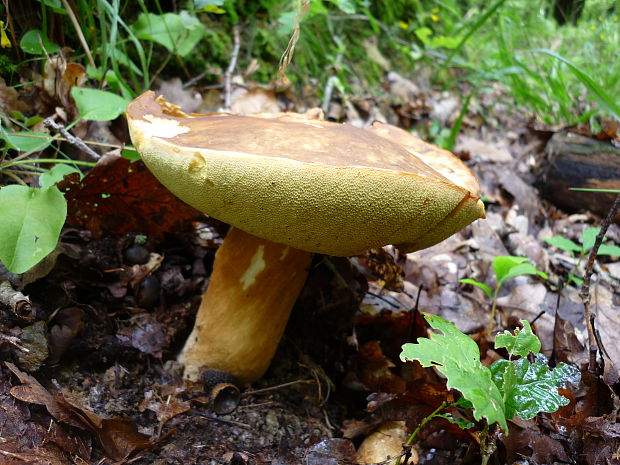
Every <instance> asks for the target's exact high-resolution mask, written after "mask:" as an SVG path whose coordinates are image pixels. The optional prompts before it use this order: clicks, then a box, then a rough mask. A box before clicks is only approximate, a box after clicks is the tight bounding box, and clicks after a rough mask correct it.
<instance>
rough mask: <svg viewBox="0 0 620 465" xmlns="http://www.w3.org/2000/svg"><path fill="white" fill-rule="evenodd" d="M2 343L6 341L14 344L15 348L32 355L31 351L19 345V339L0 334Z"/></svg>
mask: <svg viewBox="0 0 620 465" xmlns="http://www.w3.org/2000/svg"><path fill="white" fill-rule="evenodd" d="M0 341H6V342H8V343H9V344H13V345H14V346H15V347H17V348H18V349H19V350H21V351H22V352H26V353H30V349H27V348H26V347H24V346H22V345H21V344H20V343H19V338H18V337H15V336H7V335H6V334H2V333H0Z"/></svg>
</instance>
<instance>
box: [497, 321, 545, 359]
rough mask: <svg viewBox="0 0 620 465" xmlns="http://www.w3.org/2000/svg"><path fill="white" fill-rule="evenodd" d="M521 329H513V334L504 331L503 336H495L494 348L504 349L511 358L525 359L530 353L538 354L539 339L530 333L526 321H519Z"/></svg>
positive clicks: (530, 330)
mask: <svg viewBox="0 0 620 465" xmlns="http://www.w3.org/2000/svg"><path fill="white" fill-rule="evenodd" d="M521 324H522V325H523V329H519V328H517V329H515V332H514V334H511V333H510V331H508V330H506V331H504V333H503V334H498V335H497V336H495V348H496V349H499V348H502V347H503V348H505V349H506V350H507V351H508V353H509V354H510V355H511V356H514V355H519V356H521V357H525V356H526V355H527V354H529V353H530V352H533V353H535V354H537V353H538V352H540V348H541V345H540V339H538V337H537V336H536V335H535V334H534V333H533V332H532V327H531V326H530V324H529V323H528V322H527V320H521Z"/></svg>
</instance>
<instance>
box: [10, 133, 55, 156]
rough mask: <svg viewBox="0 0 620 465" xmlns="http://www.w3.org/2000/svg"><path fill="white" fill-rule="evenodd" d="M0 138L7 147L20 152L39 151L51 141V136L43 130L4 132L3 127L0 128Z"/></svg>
mask: <svg viewBox="0 0 620 465" xmlns="http://www.w3.org/2000/svg"><path fill="white" fill-rule="evenodd" d="M0 139H3V140H4V141H5V142H6V145H7V146H8V147H9V148H11V149H13V150H19V151H20V152H40V151H41V150H44V149H46V148H47V147H48V146H49V145H50V144H51V142H52V137H51V136H50V135H49V134H48V133H45V132H39V131H23V132H5V131H4V129H3V128H0Z"/></svg>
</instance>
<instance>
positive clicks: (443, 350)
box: [400, 314, 508, 431]
mask: <svg viewBox="0 0 620 465" xmlns="http://www.w3.org/2000/svg"><path fill="white" fill-rule="evenodd" d="M424 318H425V319H426V321H427V322H428V324H429V325H431V327H432V328H434V329H436V330H438V331H441V332H442V333H443V334H438V333H433V334H431V335H430V336H429V338H428V339H426V338H419V339H418V342H417V343H416V344H405V345H403V350H402V352H401V354H400V358H401V360H402V361H403V362H404V361H408V360H418V361H419V362H420V364H421V365H422V366H424V367H435V368H436V369H437V370H438V371H439V372H440V373H441V374H442V375H444V376H445V377H446V378H447V383H446V385H447V387H448V388H449V389H458V390H459V391H460V392H461V393H462V394H463V397H464V398H465V399H466V400H468V401H470V402H471V403H472V406H473V409H474V418H475V419H476V420H480V419H481V418H483V417H484V418H486V419H487V420H488V422H489V423H499V425H500V427H501V428H502V429H503V430H504V431H507V430H508V425H507V424H506V417H505V415H504V401H503V399H502V394H501V392H500V390H499V389H498V387H497V386H496V384H495V383H494V382H493V380H492V377H491V371H490V370H489V369H488V368H487V367H485V366H484V365H482V363H480V351H479V349H478V346H477V345H476V343H475V342H474V340H473V339H472V338H470V337H469V336H467V335H465V334H463V333H462V332H460V331H459V330H458V329H457V328H456V327H455V326H454V325H453V324H452V323H449V322H447V321H446V320H444V319H443V318H440V317H438V316H436V315H430V314H425V315H424Z"/></svg>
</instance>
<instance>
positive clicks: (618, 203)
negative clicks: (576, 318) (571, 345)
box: [579, 195, 620, 373]
mask: <svg viewBox="0 0 620 465" xmlns="http://www.w3.org/2000/svg"><path fill="white" fill-rule="evenodd" d="M618 209H620V195H618V196H617V197H616V200H615V201H614V203H613V205H612V206H611V208H610V209H609V213H608V214H607V217H606V218H605V219H604V220H603V223H602V224H601V230H600V231H599V233H598V235H597V236H596V241H594V246H593V247H592V250H590V255H589V256H588V263H587V264H586V271H585V274H584V276H583V284H582V286H581V290H580V291H579V296H580V297H581V300H582V301H583V310H584V312H583V313H584V319H585V320H586V328H587V329H588V347H589V351H590V361H589V363H588V370H589V371H590V372H591V373H594V372H595V369H596V354H597V351H598V350H600V347H599V345H598V343H597V340H596V339H597V338H596V332H595V329H594V320H595V319H596V314H595V313H594V312H593V311H592V307H591V306H590V279H591V278H592V271H593V269H594V261H595V260H596V255H597V254H598V249H599V247H600V246H601V243H602V242H603V238H604V237H605V234H606V233H607V229H608V228H609V225H610V224H611V222H612V221H613V219H614V218H615V217H616V214H617V213H618Z"/></svg>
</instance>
